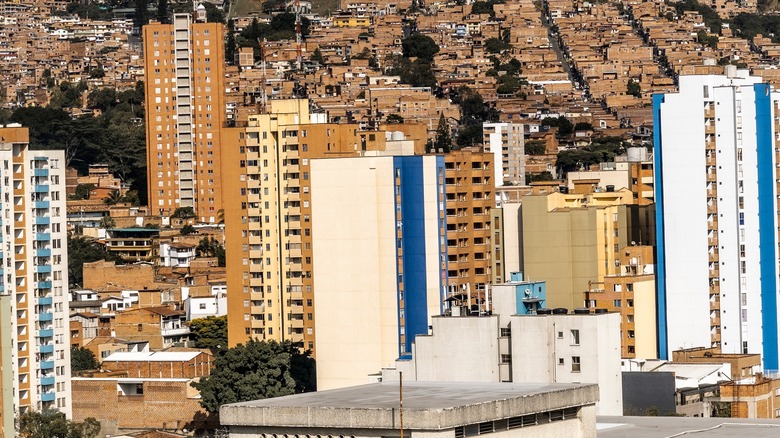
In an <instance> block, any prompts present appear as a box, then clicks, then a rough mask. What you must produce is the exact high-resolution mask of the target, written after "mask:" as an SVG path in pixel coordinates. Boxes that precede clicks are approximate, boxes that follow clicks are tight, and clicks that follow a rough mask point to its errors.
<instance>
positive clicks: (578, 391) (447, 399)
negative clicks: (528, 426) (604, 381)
mask: <svg viewBox="0 0 780 438" xmlns="http://www.w3.org/2000/svg"><path fill="white" fill-rule="evenodd" d="M403 400H404V413H403V415H404V425H405V427H407V428H409V429H420V430H441V429H448V428H452V427H456V426H461V425H466V424H476V423H480V422H485V421H493V420H496V419H501V418H511V417H516V416H522V415H526V414H532V413H537V412H546V411H551V410H556V409H563V408H567V407H577V406H584V405H593V404H595V403H596V401H597V400H598V386H597V385H595V384H546V383H539V384H520V383H499V382H404V384H403ZM398 407H399V384H398V382H397V381H396V382H389V381H385V382H382V383H373V384H369V385H360V386H353V387H349V388H341V389H331V390H326V391H319V392H310V393H304V394H296V395H290V396H285V397H278V398H272V399H264V400H255V401H250V402H243V403H234V404H229V405H224V406H222V408H221V410H220V422H221V423H222V424H224V425H230V426H257V427H261V426H270V427H280V426H281V427H285V426H287V427H342V428H343V427H349V428H371V429H397V425H398V424H399V422H398V421H399V420H398Z"/></svg>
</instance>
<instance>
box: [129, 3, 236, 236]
mask: <svg viewBox="0 0 780 438" xmlns="http://www.w3.org/2000/svg"><path fill="white" fill-rule="evenodd" d="M143 33H144V38H143V41H144V67H145V69H146V78H145V87H146V161H147V177H148V184H149V189H148V190H149V208H150V209H151V211H152V212H154V213H155V214H160V215H163V216H170V215H171V214H173V212H174V211H175V210H176V209H177V208H179V207H192V208H193V209H194V211H195V214H196V216H197V218H198V221H200V222H217V221H218V216H219V212H220V210H222V170H221V165H222V163H221V161H220V160H221V152H220V151H221V143H220V130H221V129H222V126H223V125H224V123H225V104H224V94H225V87H224V76H225V75H224V64H225V61H224V57H225V50H224V38H223V34H224V26H223V25H222V24H221V23H199V22H192V19H191V17H190V15H189V14H175V15H174V18H173V24H159V23H153V24H149V25H146V26H144V28H143Z"/></svg>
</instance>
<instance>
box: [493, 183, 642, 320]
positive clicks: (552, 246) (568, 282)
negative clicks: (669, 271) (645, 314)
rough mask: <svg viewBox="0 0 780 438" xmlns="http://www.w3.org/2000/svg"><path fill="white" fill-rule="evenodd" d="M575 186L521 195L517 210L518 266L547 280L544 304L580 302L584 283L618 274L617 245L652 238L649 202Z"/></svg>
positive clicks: (574, 304) (586, 287)
mask: <svg viewBox="0 0 780 438" xmlns="http://www.w3.org/2000/svg"><path fill="white" fill-rule="evenodd" d="M575 191H576V192H578V193H569V194H564V193H559V192H553V193H549V194H540V195H531V196H526V197H524V198H523V203H522V207H521V209H520V229H521V231H520V250H519V252H520V257H519V258H520V266H522V269H521V270H522V271H523V272H524V274H525V275H526V277H527V278H528V279H531V280H539V281H546V282H547V307H565V308H568V309H572V308H577V307H582V306H583V301H582V293H583V292H584V291H586V290H589V288H590V285H592V284H594V283H603V282H604V279H605V277H606V276H608V275H616V274H618V273H619V269H620V248H625V247H626V246H629V245H631V244H632V242H634V243H642V244H652V243H653V242H654V231H653V211H652V206H639V205H636V204H635V202H634V198H633V194H632V192H631V191H630V190H628V189H621V190H618V191H605V190H601V189H600V188H598V187H595V190H588V191H585V190H575ZM506 227H507V225H506V224H505V225H504V228H505V229H506Z"/></svg>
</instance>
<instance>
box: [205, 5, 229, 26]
mask: <svg viewBox="0 0 780 438" xmlns="http://www.w3.org/2000/svg"><path fill="white" fill-rule="evenodd" d="M201 4H202V5H203V7H204V8H206V22H208V23H224V22H225V13H224V12H223V11H222V10H221V9H219V8H218V7H216V6H215V5H214V4H212V3H209V2H203V3H201Z"/></svg>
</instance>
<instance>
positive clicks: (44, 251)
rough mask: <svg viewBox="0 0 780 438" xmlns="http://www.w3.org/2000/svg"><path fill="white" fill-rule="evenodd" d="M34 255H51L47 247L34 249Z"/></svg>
mask: <svg viewBox="0 0 780 438" xmlns="http://www.w3.org/2000/svg"><path fill="white" fill-rule="evenodd" d="M35 255H36V256H38V257H51V250H50V249H48V248H41V249H36V250H35Z"/></svg>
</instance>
